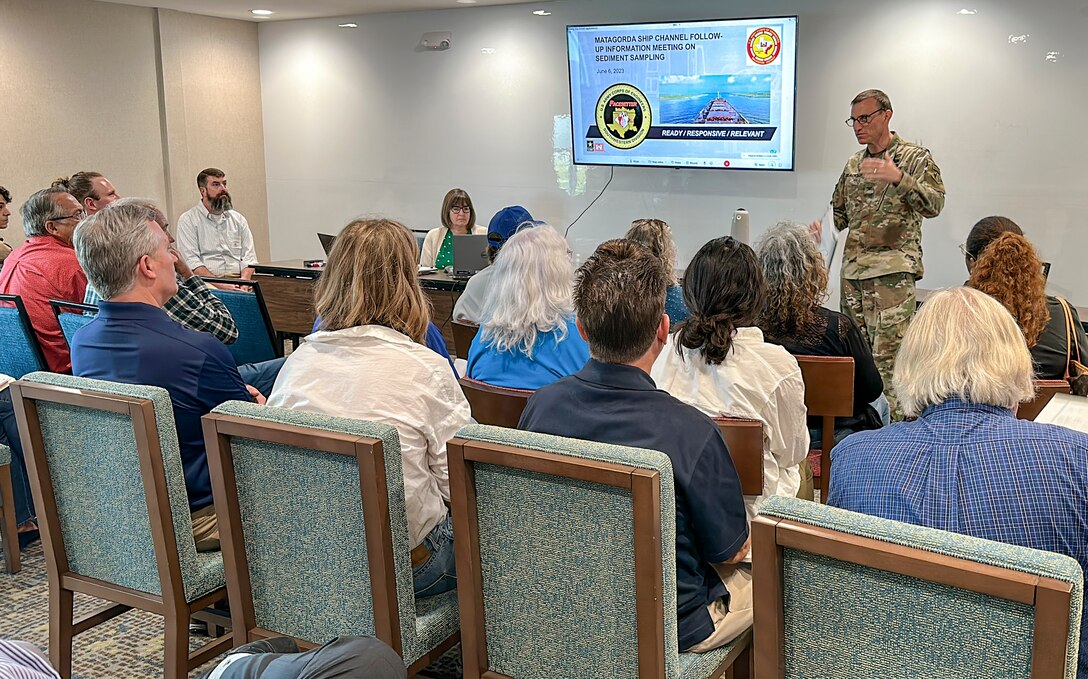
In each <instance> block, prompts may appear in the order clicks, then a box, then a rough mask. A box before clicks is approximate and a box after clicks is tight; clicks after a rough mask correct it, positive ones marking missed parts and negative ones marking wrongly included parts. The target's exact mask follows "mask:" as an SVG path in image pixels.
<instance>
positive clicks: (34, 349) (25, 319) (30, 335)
mask: <svg viewBox="0 0 1088 679" xmlns="http://www.w3.org/2000/svg"><path fill="white" fill-rule="evenodd" d="M0 302H7V303H10V304H13V305H14V306H15V308H16V309H17V310H18V314H19V322H20V323H22V325H23V332H25V333H26V336H27V341H28V342H30V353H32V354H34V359H35V360H36V361H37V362H38V365H39V366H40V367H39V370H49V364H48V363H47V362H46V361H45V353H43V352H42V345H41V343H39V342H38V335H37V334H36V333H35V332H34V326H33V325H31V323H30V315H29V314H27V312H26V305H25V304H23V298H22V297H20V296H19V295H6V294H0ZM12 377H22V375H12Z"/></svg>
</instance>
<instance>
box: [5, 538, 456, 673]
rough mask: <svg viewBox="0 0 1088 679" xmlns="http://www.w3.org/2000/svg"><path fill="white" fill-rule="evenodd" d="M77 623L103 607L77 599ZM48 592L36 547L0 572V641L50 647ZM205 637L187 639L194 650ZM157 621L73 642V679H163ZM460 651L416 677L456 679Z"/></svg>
mask: <svg viewBox="0 0 1088 679" xmlns="http://www.w3.org/2000/svg"><path fill="white" fill-rule="evenodd" d="M75 602H76V603H75V606H76V618H77V619H78V618H80V617H82V616H83V615H86V614H87V613H90V612H93V611H95V610H98V609H100V608H102V607H103V606H104V605H105V602H103V601H100V600H98V599H94V598H92V597H87V596H82V595H76V599H75ZM48 620H49V589H48V580H47V577H46V570H45V559H44V554H43V552H42V546H41V543H40V542H36V543H34V544H33V545H31V546H30V547H29V548H27V550H26V551H24V552H23V570H22V571H21V572H19V573H18V574H16V575H8V574H7V573H5V572H2V571H0V638H5V639H21V640H23V641H29V642H30V643H32V644H35V645H37V646H38V647H39V648H41V649H42V651H43V652H44V651H45V650H46V649H47V647H48V644H49V624H48ZM206 641H207V637H191V638H190V644H191V647H192V648H196V647H198V646H200V645H201V644H203V643H204V642H206ZM162 653H163V623H162V618H160V617H158V616H156V615H153V614H151V613H145V612H143V611H135V610H133V611H129V612H128V613H125V614H124V615H121V616H118V617H116V618H114V619H113V620H110V621H108V622H106V623H103V624H102V625H99V626H97V627H95V628H93V629H91V630H88V631H87V632H84V633H83V634H80V635H78V636H77V637H76V638H75V643H74V644H73V648H72V657H73V661H72V677H73V679H142V678H144V677H162ZM217 663H218V660H212V661H210V662H209V663H207V664H206V665H204V666H203V667H201V668H199V669H197V670H195V671H194V672H192V673H190V675H189V676H190V677H197V676H200V674H202V673H203V672H205V671H206V670H208V669H211V668H213V667H215V665H216V664H217ZM460 664H461V663H460V646H457V647H455V648H454V649H453V650H451V651H450V652H449V653H447V654H446V656H445V657H443V658H442V659H441V660H439V661H438V662H436V663H435V664H434V665H432V666H431V667H429V668H427V669H426V670H424V671H423V673H421V674H420V675H419V676H421V677H431V678H434V679H458V678H459V677H460V676H461V671H460Z"/></svg>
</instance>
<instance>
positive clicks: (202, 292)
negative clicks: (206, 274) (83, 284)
mask: <svg viewBox="0 0 1088 679" xmlns="http://www.w3.org/2000/svg"><path fill="white" fill-rule="evenodd" d="M101 301H102V297H101V295H99V294H98V292H97V291H96V290H95V289H94V288H93V287H91V286H90V285H88V286H87V294H86V295H84V297H83V303H84V304H95V305H97V304H98V303H99V302H101ZM163 311H165V312H166V314H167V315H168V316H170V318H172V319H174V320H175V321H177V322H178V323H181V324H182V325H184V326H185V327H187V328H192V329H193V330H197V331H199V332H206V333H209V334H211V335H213V336H214V337H215V338H216V339H218V340H219V341H220V342H222V343H223V344H233V343H234V342H235V341H236V340H237V339H238V326H237V325H235V324H234V317H232V316H231V315H230V311H228V310H227V307H226V305H224V304H223V303H222V302H221V301H219V298H218V297H216V296H215V295H214V294H212V289H211V287H209V286H208V284H207V283H205V282H204V281H203V280H201V278H200V277H199V276H192V277H191V278H186V279H184V280H181V279H180V278H179V279H178V292H177V294H176V295H174V296H173V297H171V298H170V299H168V300H167V301H166V304H165V305H164V306H163Z"/></svg>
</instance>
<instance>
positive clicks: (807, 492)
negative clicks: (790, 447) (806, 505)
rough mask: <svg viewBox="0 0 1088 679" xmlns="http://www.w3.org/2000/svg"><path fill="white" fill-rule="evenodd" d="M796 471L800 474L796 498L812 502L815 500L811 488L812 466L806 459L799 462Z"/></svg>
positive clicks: (813, 490)
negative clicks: (799, 485) (799, 484)
mask: <svg viewBox="0 0 1088 679" xmlns="http://www.w3.org/2000/svg"><path fill="white" fill-rule="evenodd" d="M798 471H800V472H801V487H800V488H798V489H797V497H799V498H801V499H802V500H808V501H809V502H812V501H813V500H815V499H816V493H815V489H814V488H813V487H812V465H811V464H809V463H808V458H807V457H806V458H805V459H803V460H801V464H800V466H799V467H798Z"/></svg>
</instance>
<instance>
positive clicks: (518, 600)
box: [447, 425, 750, 679]
mask: <svg viewBox="0 0 1088 679" xmlns="http://www.w3.org/2000/svg"><path fill="white" fill-rule="evenodd" d="M447 452H448V455H449V467H450V496H451V499H452V501H453V518H454V535H455V536H456V537H455V539H454V545H455V549H456V552H457V591H458V598H459V600H460V604H461V645H462V656H463V659H464V676H465V677H466V678H468V679H478V678H479V677H481V676H489V677H504V676H505V677H514V678H516V679H544V678H547V679H554V678H557V677H641V678H646V677H668V678H669V679H673V678H678V677H684V678H687V677H718V676H723V673H728V672H730V671H733V670H736V675H737V676H747V671H746V670H747V669H748V666H749V664H750V658H749V654H748V650H749V648H750V646H749V644H750V634H749V633H747V632H746V633H745V634H744V635H742V636H741V637H740V638H739V639H738V640H737V641H735V642H734V643H732V644H730V645H727V646H725V647H723V648H719V649H716V650H714V651H710V652H708V653H703V654H696V653H680V652H679V650H678V648H677V643H678V642H677V636H676V553H675V550H676V508H675V496H674V488H673V476H672V464H671V463H670V461H669V458H668V456H666V455H665V454H663V453H659V452H655V451H650V450H643V449H640V448H627V447H621V446H612V445H605V444H600V443H591V442H588V441H579V440H574V439H567V438H560V437H556V436H547V435H544V434H534V433H529V432H522V431H516V430H511V429H503V428H500V427H491V426H485V425H470V426H468V427H465V428H463V429H461V430H460V431H459V432H458V434H457V437H455V438H454V439H453V440H452V441H450V442H449V444H448V446H447Z"/></svg>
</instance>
